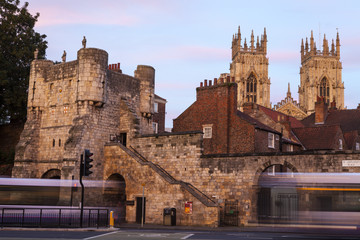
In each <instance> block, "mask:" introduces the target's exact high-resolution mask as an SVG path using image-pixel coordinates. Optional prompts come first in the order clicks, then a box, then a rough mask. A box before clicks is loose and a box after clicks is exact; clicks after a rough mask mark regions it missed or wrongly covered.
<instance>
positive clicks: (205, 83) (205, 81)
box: [204, 79, 207, 87]
mask: <svg viewBox="0 0 360 240" xmlns="http://www.w3.org/2000/svg"><path fill="white" fill-rule="evenodd" d="M204 87H207V80H206V79H205V80H204Z"/></svg>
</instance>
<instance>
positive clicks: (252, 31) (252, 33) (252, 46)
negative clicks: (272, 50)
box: [250, 30, 254, 52]
mask: <svg viewBox="0 0 360 240" xmlns="http://www.w3.org/2000/svg"><path fill="white" fill-rule="evenodd" d="M250 43H251V47H250V50H251V51H252V52H253V51H254V30H251V41H250Z"/></svg>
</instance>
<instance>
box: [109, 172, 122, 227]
mask: <svg viewBox="0 0 360 240" xmlns="http://www.w3.org/2000/svg"><path fill="white" fill-rule="evenodd" d="M125 190H126V183H125V178H124V177H123V176H122V175H120V174H118V173H114V174H112V175H110V176H109V177H108V179H107V180H106V187H105V190H104V202H105V206H112V207H116V211H115V216H114V217H115V220H116V221H115V222H117V223H121V222H125V218H126V191H125Z"/></svg>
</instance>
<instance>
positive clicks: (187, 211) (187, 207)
mask: <svg viewBox="0 0 360 240" xmlns="http://www.w3.org/2000/svg"><path fill="white" fill-rule="evenodd" d="M192 204H193V203H192V202H185V214H192Z"/></svg>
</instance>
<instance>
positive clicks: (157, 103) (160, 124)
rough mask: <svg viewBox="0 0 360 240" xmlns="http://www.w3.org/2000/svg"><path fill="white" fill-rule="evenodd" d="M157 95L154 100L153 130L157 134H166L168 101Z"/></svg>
mask: <svg viewBox="0 0 360 240" xmlns="http://www.w3.org/2000/svg"><path fill="white" fill-rule="evenodd" d="M154 95H155V99H154V116H153V128H154V132H155V133H163V132H165V114H166V111H165V107H166V99H164V98H162V97H159V96H158V95H156V94H154Z"/></svg>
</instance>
